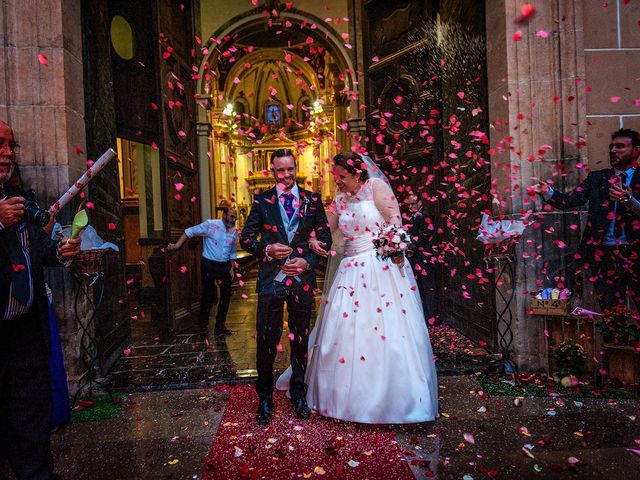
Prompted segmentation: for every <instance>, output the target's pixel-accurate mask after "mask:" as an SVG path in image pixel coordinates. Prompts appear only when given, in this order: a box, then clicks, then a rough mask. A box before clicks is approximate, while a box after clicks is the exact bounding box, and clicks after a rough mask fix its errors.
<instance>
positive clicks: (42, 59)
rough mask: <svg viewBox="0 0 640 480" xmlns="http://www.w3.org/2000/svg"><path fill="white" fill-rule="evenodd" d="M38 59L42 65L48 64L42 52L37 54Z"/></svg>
mask: <svg viewBox="0 0 640 480" xmlns="http://www.w3.org/2000/svg"><path fill="white" fill-rule="evenodd" d="M38 61H39V62H40V63H41V64H42V65H49V60H47V57H46V56H45V55H44V54H43V53H39V54H38Z"/></svg>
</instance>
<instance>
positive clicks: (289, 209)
mask: <svg viewBox="0 0 640 480" xmlns="http://www.w3.org/2000/svg"><path fill="white" fill-rule="evenodd" d="M282 198H284V203H283V207H284V211H285V212H286V214H287V217H289V220H291V219H292V218H293V212H295V209H294V208H293V198H294V195H293V193H283V194H282Z"/></svg>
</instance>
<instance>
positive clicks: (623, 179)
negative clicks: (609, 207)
mask: <svg viewBox="0 0 640 480" xmlns="http://www.w3.org/2000/svg"><path fill="white" fill-rule="evenodd" d="M618 176H619V177H620V183H621V184H622V185H626V184H627V174H626V173H625V172H622V173H620V175H618ZM614 212H615V214H616V215H615V217H614V219H613V236H614V237H615V238H620V237H621V236H622V225H620V220H621V218H620V217H621V215H620V208H619V205H618V202H616V204H615V207H614Z"/></svg>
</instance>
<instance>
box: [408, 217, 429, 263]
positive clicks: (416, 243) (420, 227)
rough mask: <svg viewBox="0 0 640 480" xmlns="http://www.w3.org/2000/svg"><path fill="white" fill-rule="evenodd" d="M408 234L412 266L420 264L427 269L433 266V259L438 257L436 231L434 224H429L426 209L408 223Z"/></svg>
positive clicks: (409, 256)
mask: <svg viewBox="0 0 640 480" xmlns="http://www.w3.org/2000/svg"><path fill="white" fill-rule="evenodd" d="M405 227H407V233H408V234H409V236H410V237H411V242H412V243H411V247H410V248H411V254H410V255H408V258H409V262H410V263H411V265H415V264H416V263H419V264H420V266H421V267H423V268H426V267H428V266H430V265H433V261H434V260H433V257H434V256H435V255H436V250H435V248H434V246H435V245H434V242H435V236H436V230H435V227H434V225H433V223H431V224H430V223H429V222H427V216H426V215H425V213H424V208H420V210H419V211H418V212H417V213H416V214H415V215H413V216H412V217H411V218H410V219H409V221H408V222H406V224H405Z"/></svg>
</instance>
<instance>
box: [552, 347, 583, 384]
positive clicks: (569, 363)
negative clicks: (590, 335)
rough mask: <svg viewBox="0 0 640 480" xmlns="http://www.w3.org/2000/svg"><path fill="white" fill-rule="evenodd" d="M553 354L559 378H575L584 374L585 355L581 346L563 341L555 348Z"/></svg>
mask: <svg viewBox="0 0 640 480" xmlns="http://www.w3.org/2000/svg"><path fill="white" fill-rule="evenodd" d="M554 353H555V357H556V368H557V370H558V375H559V376H560V377H566V376H576V377H577V376H580V375H582V374H583V373H584V372H585V370H586V362H587V355H586V353H585V351H584V348H583V347H582V345H580V344H578V343H574V342H572V341H564V342H562V343H560V345H558V346H557V347H556V348H555V351H554Z"/></svg>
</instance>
